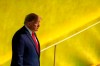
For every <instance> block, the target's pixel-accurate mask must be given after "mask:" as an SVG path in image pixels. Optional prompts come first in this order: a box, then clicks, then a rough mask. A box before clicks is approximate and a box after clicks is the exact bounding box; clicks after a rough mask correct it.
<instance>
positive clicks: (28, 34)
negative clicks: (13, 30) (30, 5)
mask: <svg viewBox="0 0 100 66" xmlns="http://www.w3.org/2000/svg"><path fill="white" fill-rule="evenodd" d="M24 28H25V26H24ZM25 29H26V28H25ZM25 32H26V34H27V37H28V38H29V39H30V41H31V42H32V45H33V46H34V47H35V50H36V45H35V42H34V41H33V39H32V37H31V35H30V33H29V31H28V30H27V29H26V30H25ZM36 52H37V50H36ZM37 54H38V55H39V53H38V52H37Z"/></svg>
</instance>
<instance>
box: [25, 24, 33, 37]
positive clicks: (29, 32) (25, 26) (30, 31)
mask: <svg viewBox="0 0 100 66" xmlns="http://www.w3.org/2000/svg"><path fill="white" fill-rule="evenodd" d="M25 27H26V29H27V30H28V31H29V33H30V34H31V36H32V31H31V30H30V29H29V28H28V27H27V26H26V25H25Z"/></svg>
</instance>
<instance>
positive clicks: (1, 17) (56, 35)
mask: <svg viewBox="0 0 100 66" xmlns="http://www.w3.org/2000/svg"><path fill="white" fill-rule="evenodd" d="M29 13H36V14H38V15H40V17H41V23H40V28H39V30H38V32H37V36H38V38H39V41H40V44H41V50H43V49H44V48H46V47H49V46H51V45H52V44H54V43H56V42H59V41H61V40H63V39H64V38H66V37H68V36H71V35H73V34H75V33H76V32H78V31H81V30H83V29H85V28H86V27H88V26H90V25H92V24H95V23H97V22H99V21H100V0H19V1H18V0H0V66H9V65H10V61H11V54H12V52H11V40H12V37H13V35H14V33H15V32H16V31H17V30H18V29H19V28H20V27H22V26H23V25H24V18H25V16H26V15H27V14H29ZM99 28H100V23H98V24H97V25H95V26H93V27H91V28H89V29H88V30H86V31H84V32H82V33H80V34H78V35H76V36H74V37H72V38H70V39H68V40H65V41H63V42H62V43H59V44H58V45H57V48H56V66H96V65H97V64H100V51H99V50H100V29H99ZM53 61H54V47H51V48H49V49H47V50H45V51H43V52H41V66H53Z"/></svg>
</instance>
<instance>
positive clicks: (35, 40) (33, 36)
mask: <svg viewBox="0 0 100 66" xmlns="http://www.w3.org/2000/svg"><path fill="white" fill-rule="evenodd" d="M32 38H33V41H34V42H35V45H36V49H37V52H38V53H39V49H38V41H37V39H36V37H35V35H34V32H32Z"/></svg>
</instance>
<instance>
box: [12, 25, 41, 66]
mask: <svg viewBox="0 0 100 66" xmlns="http://www.w3.org/2000/svg"><path fill="white" fill-rule="evenodd" d="M35 36H36V34H35ZM36 38H37V37H36ZM37 40H38V39H37ZM34 43H35V42H34V41H33V39H32V37H31V35H30V33H29V31H28V30H27V29H26V28H25V26H23V27H22V28H21V29H19V30H18V31H17V32H16V33H15V35H14V36H13V39H12V61H11V66H40V60H39V57H40V44H39V53H38V52H37V51H36V45H35V44H34ZM38 43H39V41H38Z"/></svg>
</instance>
